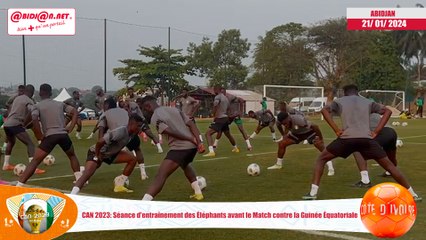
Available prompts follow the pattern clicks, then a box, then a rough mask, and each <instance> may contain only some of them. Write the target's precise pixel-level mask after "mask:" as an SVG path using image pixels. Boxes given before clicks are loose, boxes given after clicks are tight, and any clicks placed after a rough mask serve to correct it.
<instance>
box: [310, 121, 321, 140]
mask: <svg viewBox="0 0 426 240" xmlns="http://www.w3.org/2000/svg"><path fill="white" fill-rule="evenodd" d="M311 129H312V130H314V131H315V133H316V134H317V136H318V137H319V139H320V140H323V137H322V132H321V130H320V128H319V127H318V125H316V124H313V123H311Z"/></svg>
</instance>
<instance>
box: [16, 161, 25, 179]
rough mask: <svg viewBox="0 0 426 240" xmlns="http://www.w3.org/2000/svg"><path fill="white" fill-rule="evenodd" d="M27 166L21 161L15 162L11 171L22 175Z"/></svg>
mask: <svg viewBox="0 0 426 240" xmlns="http://www.w3.org/2000/svg"><path fill="white" fill-rule="evenodd" d="M26 168H27V166H25V164H23V163H20V164H17V165H16V166H15V168H14V169H13V173H14V174H15V175H16V176H18V177H19V176H21V175H22V173H24V171H25V169H26Z"/></svg>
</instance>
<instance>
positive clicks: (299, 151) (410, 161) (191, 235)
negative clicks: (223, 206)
mask: <svg viewBox="0 0 426 240" xmlns="http://www.w3.org/2000/svg"><path fill="white" fill-rule="evenodd" d="M391 121H393V120H391ZM315 122H317V123H318V124H319V125H320V128H321V130H322V132H323V134H324V136H325V138H326V143H328V142H330V141H331V140H332V139H334V134H333V133H332V131H331V129H330V128H329V127H328V126H326V123H325V122H323V121H319V120H315ZM407 122H408V126H407V127H401V126H400V127H397V132H398V135H399V138H400V139H402V140H403V141H404V146H403V147H402V148H400V149H399V152H398V160H399V167H400V168H401V169H402V171H403V172H404V174H405V175H406V176H407V177H408V179H409V181H410V183H411V185H412V186H413V187H414V189H415V190H416V191H417V192H418V193H419V194H420V195H422V196H423V197H425V196H426V185H425V180H426V174H425V172H426V161H425V149H423V147H425V148H426V120H408V121H407ZM208 124H209V122H208V121H198V126H199V128H200V130H201V131H202V132H205V130H206V129H207V127H208ZM255 126H256V123H255V122H254V121H248V120H247V121H245V127H246V129H247V130H248V132H249V134H250V133H251V132H252V131H253V130H254V128H255ZM91 130H92V126H85V127H84V130H83V134H82V136H83V138H84V139H83V140H76V139H75V137H74V135H75V134H74V133H73V134H72V139H73V142H74V147H75V149H76V151H77V156H78V157H79V159H80V162H81V163H84V160H85V157H86V152H87V149H88V147H89V146H90V145H92V144H93V143H94V142H95V140H94V139H92V140H86V139H85V137H87V136H88V135H89V132H90V131H91ZM232 132H233V133H234V136H235V138H236V140H237V142H238V143H239V146H240V149H241V152H240V153H238V154H237V153H232V152H231V146H230V144H229V143H228V141H227V139H226V138H223V139H222V140H221V142H220V143H219V149H218V151H217V155H216V157H215V158H213V159H205V158H203V157H202V156H201V155H198V156H197V157H196V160H195V162H194V164H193V165H194V166H195V169H196V170H197V174H198V175H201V176H204V177H205V178H206V179H207V184H208V187H207V188H206V189H205V191H204V196H205V200H204V201H206V202H208V201H212V202H238V201H287V200H291V201H294V200H300V199H301V196H302V195H304V194H305V193H307V192H308V191H309V188H310V180H311V178H312V170H313V163H314V160H315V158H316V157H317V155H318V152H317V150H315V149H314V148H313V146H310V145H303V144H300V145H294V146H291V147H290V148H289V149H288V151H287V154H286V156H285V158H284V167H283V169H281V170H266V167H268V166H270V165H272V164H274V163H275V159H276V153H275V152H276V147H277V146H276V144H275V143H273V142H272V140H271V137H270V133H269V131H268V129H264V131H263V132H262V133H261V134H260V135H258V136H257V137H256V138H255V139H254V140H252V144H253V146H254V150H253V152H251V154H253V156H247V153H249V152H247V151H246V150H245V143H244V141H243V139H242V137H241V135H240V134H239V132H238V131H237V129H236V127H235V126H234V125H233V127H232ZM163 147H164V149H165V150H167V147H166V146H165V145H164V144H163ZM142 149H143V152H144V155H145V164H146V165H147V169H146V170H147V173H148V175H149V176H150V178H149V179H148V180H146V181H141V180H140V173H139V170H135V172H134V173H133V174H132V176H131V177H130V183H131V188H132V189H133V190H134V193H126V194H116V193H114V192H113V191H112V190H113V179H114V177H115V176H117V175H119V174H120V173H121V169H122V166H119V165H117V166H107V165H104V166H102V167H101V168H100V169H99V170H98V172H97V173H96V174H95V175H94V177H93V178H92V179H91V181H90V184H89V185H88V186H87V187H86V188H84V189H83V191H82V193H86V194H92V195H99V196H105V197H112V198H127V199H137V200H138V199H141V198H142V196H143V194H144V193H145V190H146V189H147V187H148V186H149V184H150V183H151V181H152V180H153V179H154V176H155V174H156V171H157V168H158V167H157V166H158V164H159V163H160V161H161V160H162V159H163V157H164V156H165V154H157V153H156V148H155V147H153V146H152V145H151V144H150V143H143V144H142ZM25 152H26V151H25V150H24V147H23V145H22V144H20V143H18V144H17V145H16V147H15V149H14V152H13V154H12V158H11V162H12V163H13V164H16V163H18V162H24V163H26V162H27V157H26V155H25ZM53 155H54V156H55V157H56V164H55V165H53V166H50V167H45V166H42V168H44V169H46V170H47V172H46V173H45V174H43V175H37V176H34V177H32V178H31V179H30V181H29V182H28V184H31V185H36V186H41V187H47V188H48V187H52V188H56V189H62V190H66V191H69V190H71V188H72V181H73V176H72V172H71V170H70V167H69V163H68V160H67V158H66V156H65V154H64V153H62V152H61V150H60V148H56V149H55V150H54V151H53ZM253 162H255V163H258V164H259V165H260V166H261V170H262V171H261V175H260V176H258V177H250V176H248V175H247V173H246V168H247V166H248V165H249V164H250V163H253ZM373 163H374V162H373V161H371V162H370V163H369V169H370V178H371V179H372V181H373V183H374V184H377V183H380V182H384V181H392V179H391V178H382V177H378V175H379V174H381V173H382V172H383V170H382V169H380V167H377V166H375V165H373ZM334 165H335V170H336V174H335V176H333V177H327V176H324V177H323V178H322V182H321V188H320V192H319V198H320V199H341V198H361V197H362V196H363V194H364V193H365V191H366V190H365V189H358V188H353V187H351V185H352V184H353V183H355V182H357V181H359V173H358V171H357V168H356V166H355V161H354V159H353V158H348V159H346V160H343V159H336V160H335V161H334ZM0 177H1V178H2V179H5V180H10V181H12V180H16V177H15V176H14V175H13V174H12V172H4V171H2V172H1V175H0ZM46 177H51V178H49V179H44V178H46ZM191 192H192V189H191V188H190V186H189V185H188V183H187V181H186V179H185V177H184V175H183V173H182V172H181V171H177V172H176V173H175V174H173V175H172V176H171V177H170V178H169V179H168V181H167V183H166V185H165V187H164V189H163V191H162V192H161V193H160V194H159V195H158V196H157V198H156V200H167V201H188V200H189V199H188V196H189V195H190V194H191ZM424 212H425V203H420V204H418V217H417V220H416V223H415V225H414V227H413V228H412V229H411V231H410V232H409V233H407V234H406V235H405V236H404V237H402V238H400V239H424V237H425V236H424V229H425V228H426V216H425V215H424ZM422 229H423V230H422ZM284 238H285V239H318V240H321V239H339V238H340V239H374V237H373V236H372V235H370V234H357V233H340V232H336V233H329V232H326V233H324V232H308V231H305V232H300V231H288V230H257V229H253V230H246V229H244V230H238V229H230V230H226V229H202V230H196V229H193V230H192V229H191V230H179V229H172V230H142V231H109V232H93V233H72V234H66V235H64V236H62V237H60V238H59V239H103V240H108V239H114V240H115V239H156V240H160V239H161V240H162V239H203V240H204V239H256V240H257V239H284Z"/></svg>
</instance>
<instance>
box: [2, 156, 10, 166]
mask: <svg viewBox="0 0 426 240" xmlns="http://www.w3.org/2000/svg"><path fill="white" fill-rule="evenodd" d="M9 161H10V155H5V156H4V163H3V167H6V166H7V165H9Z"/></svg>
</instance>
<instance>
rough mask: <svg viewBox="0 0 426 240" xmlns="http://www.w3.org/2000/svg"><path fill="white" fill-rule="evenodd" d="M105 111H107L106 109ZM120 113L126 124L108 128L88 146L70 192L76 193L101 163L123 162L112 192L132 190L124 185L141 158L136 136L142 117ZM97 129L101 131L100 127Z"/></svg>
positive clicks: (138, 141)
mask: <svg viewBox="0 0 426 240" xmlns="http://www.w3.org/2000/svg"><path fill="white" fill-rule="evenodd" d="M106 101H108V100H106ZM114 102H115V101H114ZM121 110H122V109H121ZM123 111H124V110H123ZM105 113H107V111H106V112H105ZM122 115H124V116H125V117H127V119H128V124H127V125H126V126H119V127H117V128H115V129H109V130H108V131H107V132H106V133H105V134H103V136H102V137H100V138H99V139H98V142H97V143H96V145H93V146H91V147H90V148H89V151H88V152H87V161H86V166H85V169H84V172H83V175H82V176H81V178H80V179H79V180H78V181H77V182H76V183H75V185H74V187H73V189H72V191H71V194H78V193H79V192H80V190H81V189H82V188H83V186H84V184H85V183H86V182H87V181H88V180H89V179H90V178H91V177H92V176H93V174H94V173H95V171H96V169H97V168H99V167H100V166H101V164H102V163H106V164H125V166H124V170H123V173H122V174H121V175H120V176H118V177H116V178H115V179H114V192H133V191H132V190H130V189H128V188H126V187H125V186H124V185H125V183H126V181H127V180H128V178H129V176H130V174H132V172H133V170H134V168H135V166H136V163H137V162H140V161H141V159H143V155H142V151H141V149H140V146H139V145H140V140H139V137H138V134H139V132H140V129H141V127H142V124H143V119H142V118H141V117H139V116H138V115H136V114H133V115H131V116H130V117H128V115H127V113H126V112H125V111H124V113H122ZM109 120H111V119H109ZM99 131H101V127H100V128H99ZM124 147H127V148H128V149H129V150H130V151H135V152H136V156H134V155H133V154H132V153H131V152H129V151H124V150H122V149H123V148H124Z"/></svg>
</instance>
